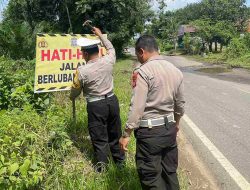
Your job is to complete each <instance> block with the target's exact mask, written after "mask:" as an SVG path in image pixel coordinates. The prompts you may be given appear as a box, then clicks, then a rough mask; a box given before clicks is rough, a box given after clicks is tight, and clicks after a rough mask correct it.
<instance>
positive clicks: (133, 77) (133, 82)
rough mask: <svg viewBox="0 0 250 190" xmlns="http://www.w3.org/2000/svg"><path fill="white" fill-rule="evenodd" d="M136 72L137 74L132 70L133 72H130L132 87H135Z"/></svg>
mask: <svg viewBox="0 0 250 190" xmlns="http://www.w3.org/2000/svg"><path fill="white" fill-rule="evenodd" d="M138 74H139V73H138V72H133V74H132V88H135V87H136V82H137V78H138Z"/></svg>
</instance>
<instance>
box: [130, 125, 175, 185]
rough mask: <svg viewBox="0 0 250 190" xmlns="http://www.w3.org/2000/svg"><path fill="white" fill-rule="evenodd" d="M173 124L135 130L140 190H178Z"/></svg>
mask: <svg viewBox="0 0 250 190" xmlns="http://www.w3.org/2000/svg"><path fill="white" fill-rule="evenodd" d="M176 133H177V130H176V127H175V124H174V123H173V122H172V123H167V124H166V125H165V126H164V125H162V126H157V127H153V128H151V129H149V128H138V129H136V130H135V137H136V167H137V171H138V174H139V178H140V182H141V185H142V189H143V190H148V189H150V190H179V181H178V178H177V173H176V170H177V166H178V149H177V144H176Z"/></svg>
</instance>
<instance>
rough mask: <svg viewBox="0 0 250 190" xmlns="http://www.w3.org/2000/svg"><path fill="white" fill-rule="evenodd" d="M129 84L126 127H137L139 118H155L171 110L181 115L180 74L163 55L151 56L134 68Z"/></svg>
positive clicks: (182, 103)
mask: <svg viewBox="0 0 250 190" xmlns="http://www.w3.org/2000/svg"><path fill="white" fill-rule="evenodd" d="M132 86H133V96H132V99H131V104H130V110H129V115H128V121H127V123H126V128H130V129H135V128H138V127H139V124H140V120H142V119H143V120H146V119H155V118H159V117H163V116H166V115H168V114H170V113H173V112H174V113H175V114H178V115H180V116H182V115H183V114H184V104H185V101H184V95H183V75H182V73H181V71H180V70H179V69H178V68H176V67H175V66H174V65H173V64H171V63H169V62H168V61H166V60H165V59H164V57H163V56H160V55H158V56H153V57H151V58H150V59H149V60H148V61H147V62H146V63H144V64H142V65H140V67H139V68H136V69H135V70H134V72H133V79H132Z"/></svg>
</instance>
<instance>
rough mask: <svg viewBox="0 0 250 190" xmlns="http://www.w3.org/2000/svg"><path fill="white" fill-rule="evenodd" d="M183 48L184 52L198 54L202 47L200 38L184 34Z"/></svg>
mask: <svg viewBox="0 0 250 190" xmlns="http://www.w3.org/2000/svg"><path fill="white" fill-rule="evenodd" d="M183 43H184V49H185V51H186V53H189V54H192V55H195V54H200V52H201V48H202V40H201V38H199V37H190V35H185V36H184V38H183Z"/></svg>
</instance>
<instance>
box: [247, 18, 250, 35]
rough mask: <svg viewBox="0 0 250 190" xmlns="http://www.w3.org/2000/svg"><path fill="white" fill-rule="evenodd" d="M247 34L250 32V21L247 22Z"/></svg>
mask: <svg viewBox="0 0 250 190" xmlns="http://www.w3.org/2000/svg"><path fill="white" fill-rule="evenodd" d="M247 32H250V19H249V20H248V21H247Z"/></svg>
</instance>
